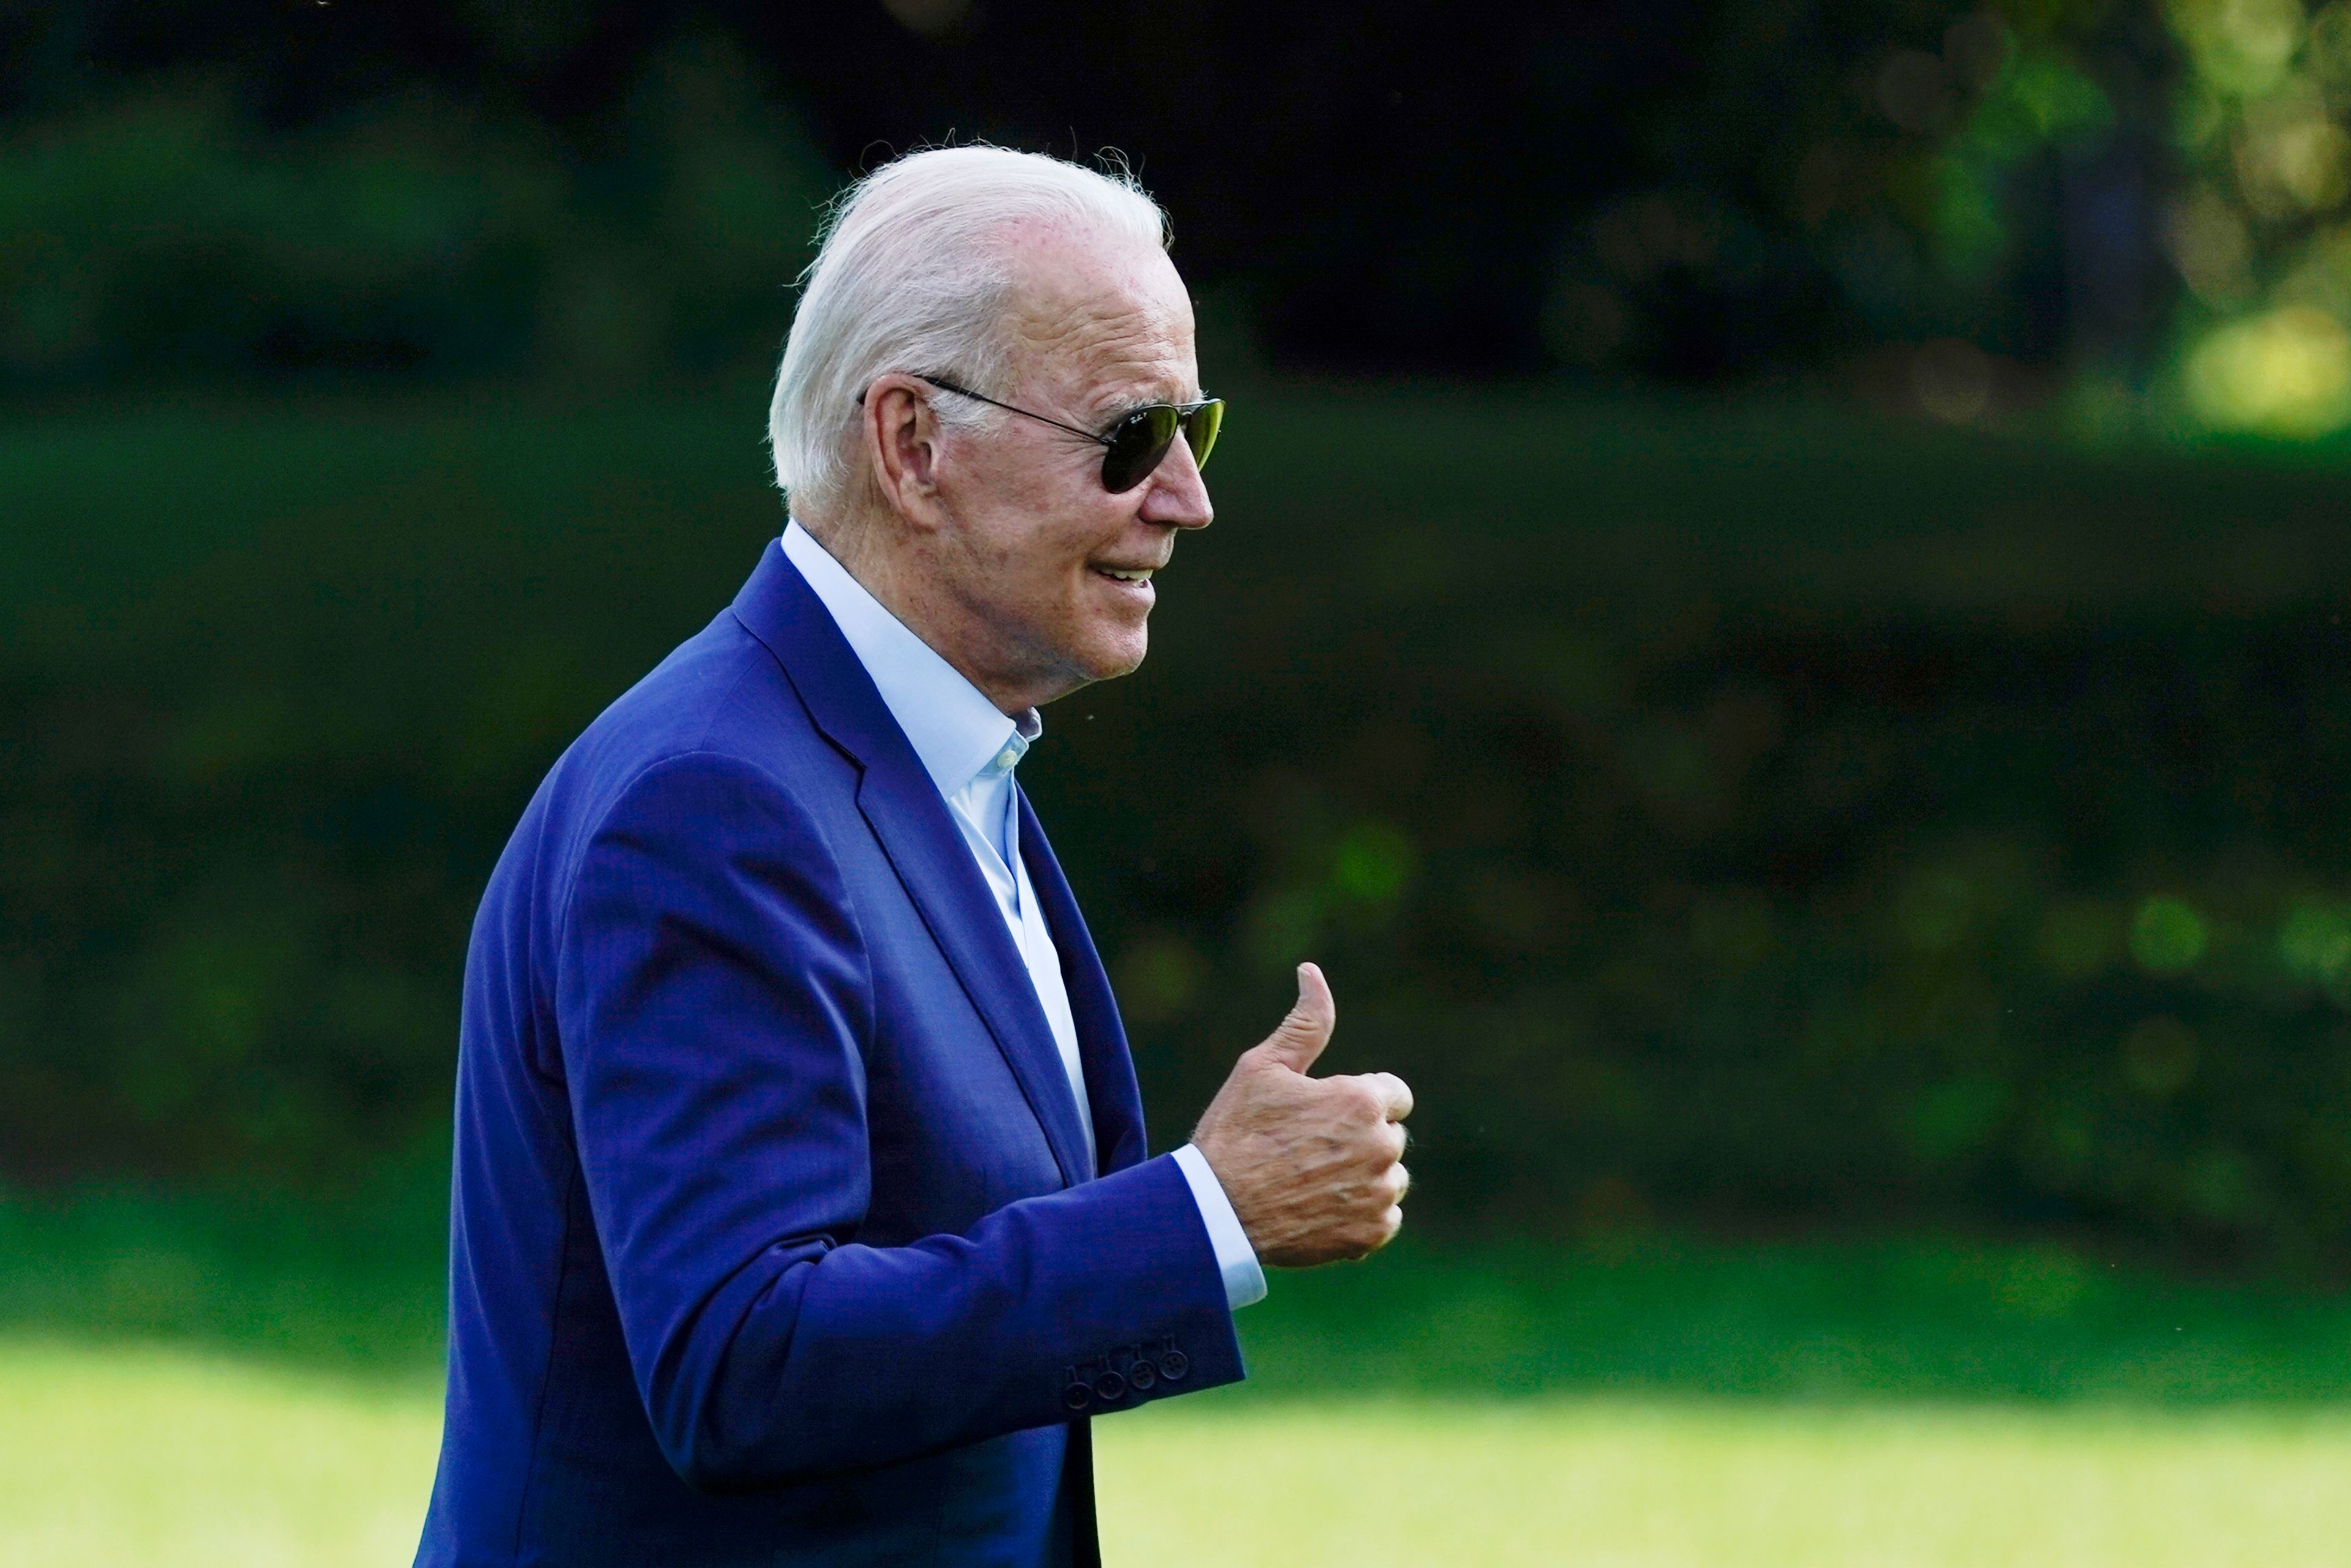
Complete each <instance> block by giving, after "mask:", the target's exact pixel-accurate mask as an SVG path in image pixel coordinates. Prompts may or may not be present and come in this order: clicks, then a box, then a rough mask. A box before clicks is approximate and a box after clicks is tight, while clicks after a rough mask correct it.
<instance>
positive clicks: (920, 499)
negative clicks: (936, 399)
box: [859, 372, 946, 531]
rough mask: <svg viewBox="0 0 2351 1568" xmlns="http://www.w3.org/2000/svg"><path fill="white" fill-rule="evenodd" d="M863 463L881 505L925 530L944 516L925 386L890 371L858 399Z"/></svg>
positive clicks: (935, 427) (933, 420)
mask: <svg viewBox="0 0 2351 1568" xmlns="http://www.w3.org/2000/svg"><path fill="white" fill-rule="evenodd" d="M859 412H860V413H862V416H863V417H862V420H861V421H860V429H861V431H862V434H863V438H864V446H865V456H866V465H867V467H868V468H869V470H870V471H871V472H872V476H873V487H874V488H875V489H876V490H878V491H880V492H881V495H882V499H883V504H884V505H886V506H888V507H889V508H890V509H891V510H892V511H893V512H895V513H897V514H898V515H899V516H900V517H904V519H905V520H906V521H907V522H908V523H909V524H911V525H912V526H913V527H914V528H921V529H924V530H925V531H927V530H929V529H931V528H937V527H939V526H940V525H941V524H942V523H944V522H945V521H946V518H945V517H944V515H943V513H942V512H941V509H940V505H939V486H938V465H939V434H940V432H939V422H938V416H937V414H935V413H933V412H932V409H931V402H930V398H929V396H928V389H927V388H925V386H924V385H923V383H922V382H918V381H916V380H915V379H914V377H912V376H905V375H899V374H896V373H895V372H893V373H892V374H889V375H886V376H883V377H881V378H880V379H879V380H877V381H876V382H874V383H873V384H872V386H870V387H867V388H866V389H865V395H864V397H863V398H862V400H860V405H859Z"/></svg>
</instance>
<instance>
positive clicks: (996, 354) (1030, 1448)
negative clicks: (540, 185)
mask: <svg viewBox="0 0 2351 1568" xmlns="http://www.w3.org/2000/svg"><path fill="white" fill-rule="evenodd" d="M1221 413H1222V405H1221V404H1219V403H1217V402H1207V401H1203V400H1202V398H1201V396H1200V391H1199V383H1198V378H1197V371H1196V367H1195V365H1194V362H1193V350H1192V312H1191V308H1190V306H1189V303H1188V302H1187V300H1186V295H1185V291H1184V287H1183V284H1182V282H1181V281H1180V280H1179V279H1178V278H1177V277H1176V275H1175V268H1174V267H1172V266H1170V265H1169V263H1168V260H1167V256H1166V252H1165V219H1164V217H1163V215H1162V214H1161V213H1160V211H1159V209H1158V208H1157V207H1156V206H1155V204H1153V203H1152V202H1151V200H1150V198H1149V197H1147V196H1146V195H1144V193H1142V192H1141V191H1140V190H1139V189H1138V188H1136V187H1135V186H1134V184H1133V183H1130V182H1128V181H1125V180H1123V179H1113V178H1106V177H1104V176H1103V175H1101V174H1098V173H1095V172H1092V171H1090V170H1087V169H1083V168H1081V167H1078V166H1076V165H1073V164H1069V163H1064V162H1058V161H1055V160H1052V159H1048V158H1041V157H1034V156H1029V155H1026V154H1021V153H1016V152H1006V151H1002V150H998V149H994V148H978V147H974V148H958V149H951V150H945V151H937V152H924V153H919V154H916V155H914V156H913V157H910V158H907V159H904V160H903V161H901V162H896V163H893V164H892V165H890V166H888V167H886V168H884V169H883V170H882V171H880V172H877V173H875V174H874V175H872V177H871V178H869V179H867V180H866V181H865V182H864V183H862V184H861V185H860V186H859V187H858V188H857V189H856V191H855V192H854V193H852V195H851V197H850V199H849V200H848V201H847V203H846V204H844V205H842V206H841V209H840V211H839V214H838V216H837V218H836V220H835V222H834V224H833V226H832V229H831V234H830V235H829V236H828V237H827V239H826V241H825V244H824V247H823V250H822V252H821V254H820V256H819V257H818V259H817V262H816V265H815V266H814V267H813V268H811V269H810V275H809V280H808V287H807V292H806V294H805V297H804V298H803V299H802V302H801V306H800V309H799V316H798V319H796V321H795V323H794V325H793V329H792V335H791V339H790V342H789V346H788V348H787V349H786V350H785V354H784V360H783V366H782V371H781V372H780V374H779V376H778V381H777V386H776V396H775V406H774V411H773V415H772V421H771V434H772V437H773V441H774V447H775V456H776V471H777V476H778V479H779V480H780V481H781V482H782V485H783V486H784V489H785V491H786V492H787V495H788V497H789V502H790V506H791V510H792V516H793V520H792V521H791V523H790V524H789V526H788V527H787V528H785V529H784V533H783V537H782V538H781V539H780V540H778V541H776V542H774V543H771V544H770V545H769V546H768V549H767V550H766V552H765V553H764V555H763V556H762V558H761V559H760V561H759V564H758V569H757V570H755V571H753V573H752V574H751V578H750V580H749V581H748V582H747V583H746V584H745V586H744V588H743V591H741V593H739V594H738V595H737V597H736V600H735V602H734V604H733V605H732V607H730V608H729V609H727V610H726V612H723V613H721V614H720V615H719V616H718V617H717V618H716V620H715V621H713V622H711V623H710V625H709V626H708V627H706V628H705V630H704V631H702V632H700V633H699V634H697V635H696V636H695V637H694V638H692V639H691V640H690V641H688V642H687V643H684V645H683V646H682V647H680V648H679V649H677V651H676V652H675V653H672V654H671V655H670V657H669V658H668V659H666V660H664V662H663V663H662V664H661V666H660V667H659V668H658V669H656V670H654V671H653V673H652V674H649V675H647V676H646V677H645V678H644V680H643V681H642V682H640V683H639V684H638V685H636V686H635V688H634V689H632V691H630V692H629V693H628V694H627V695H624V696H622V698H621V699H620V700H619V701H618V702H616V703H614V704H613V705H612V706H611V708H609V709H608V710H606V712H605V713H604V714H603V715H602V716H601V717H600V718H598V719H597V720H596V722H595V723H594V724H593V725H591V726H590V727H589V728H588V730H587V732H586V733H585V734H584V735H582V736H581V737H580V739H579V740H578V741H577V742H576V743H575V744H574V745H573V746H572V747H570V749H569V750H568V751H567V752H565V754H564V755H563V757H562V758H561V759H560V760H559V762H558V763H557V764H556V766H555V768H554V769H553V771H552V772H550V773H549V776H548V778H547V780H546V782H545V783H544V784H543V785H542V786H541V787H540V789H539V790H538V795H537V796H536V798H534V799H533V800H532V801H531V803H530V806H529V809H528V810H527V811H526V812H525V813H524V816H523V819H522V822H521V825H520V826H519V827H518V828H517V830H516V832H515V835H514V838H513V841H511V842H510V843H509V844H508V845H507V851H506V853H505V855H504V856H503V857H502V858H501V859H500V861H499V862H498V866H497V869H496V873H494V875H493V876H492V878H491V880H490V884H489V888H488V891H487V892H486V894H485V895H484V898H483V901H482V908H481V913H480V916H479V919H478V921H477V923H476V925H475V931H474V939H473V946H472V951H471V953H470V955H469V957H468V962H467V966H466V976H465V1022H464V1034H463V1041H462V1050H461V1052H460V1056H459V1068H458V1088H457V1157H456V1176H455V1213H454V1219H453V1228H452V1229H453V1234H452V1253H451V1260H450V1274H451V1290H450V1297H451V1300H450V1352H449V1360H450V1364H449V1394H448V1418H447V1427H446V1435H445V1437H444V1444H443V1448H442V1455H441V1468H440V1474H439V1477H438V1479H437V1480H436V1482H435V1484H434V1492H433V1503H432V1511H431V1515H430V1517H429V1518H428V1520H427V1521H426V1523H425V1527H424V1539H423V1547H422V1550H421V1551H420V1552H419V1554H418V1559H417V1560H418V1562H419V1563H425V1564H434V1565H443V1564H487V1563H562V1564H596V1563H611V1564H628V1565H630V1568H684V1565H688V1564H705V1563H1091V1562H1093V1561H1095V1560H1096V1556H1097V1552H1096V1547H1095V1535H1094V1522H1093V1498H1092V1468H1091V1458H1090V1456H1091V1448H1090V1447H1089V1442H1088V1426H1087V1423H1088V1420H1089V1418H1091V1417H1092V1416H1097V1415H1102V1414H1106V1413H1110V1412H1114V1411H1119V1410H1125V1409H1130V1408H1133V1407H1134V1406H1136V1405H1139V1404H1142V1403H1143V1402H1144V1401H1146V1400H1151V1399H1158V1398H1165V1397H1166V1396H1169V1395H1174V1394H1184V1393H1189V1392H1191V1391H1193V1390H1195V1389H1200V1388H1207V1387H1213V1386H1215V1385H1218V1384H1222V1383H1228V1382H1231V1381H1234V1380H1236V1379H1238V1378H1239V1377H1240V1376H1241V1375H1242V1368H1241V1361H1240V1354H1239V1350H1238V1345H1237V1344H1236V1343H1235V1340H1234V1336H1233V1323H1232V1312H1233V1311H1234V1309H1235V1308H1237V1307H1239V1306H1242V1305H1245V1304H1247V1303H1248V1302H1249V1301H1254V1300H1256V1299H1257V1298H1258V1297H1259V1295H1261V1294H1262V1293H1263V1291H1264V1281H1263V1277H1262V1275H1261V1274H1260V1273H1259V1265H1260V1263H1273V1264H1284V1265H1303V1264H1312V1263H1319V1262H1323V1261H1326V1260H1333V1259H1342V1258H1359V1257H1362V1256H1364V1254H1366V1253H1368V1252H1371V1251H1372V1250H1374V1249H1376V1248H1378V1247H1379V1246H1381V1245H1382V1244H1383V1243H1384V1242H1385V1241H1386V1240H1387V1239H1389V1238H1390V1237H1391V1236H1393V1235H1394V1234H1395V1230H1396V1227H1397V1226H1398V1224H1399V1223H1401V1214H1400V1211H1399V1210H1398V1208H1397V1207H1396V1205H1397V1202H1398V1200H1399V1199H1400V1198H1401V1197H1403V1195H1404V1190H1405V1173H1404V1168H1403V1166H1401V1165H1399V1164H1398V1163H1397V1161H1398V1156H1399V1155H1400V1154H1401V1152H1402V1149H1403V1146H1404V1132H1403V1128H1402V1127H1401V1125H1400V1123H1401V1122H1402V1120H1403V1118H1404V1117H1405V1115H1406V1114H1407V1113H1408V1112H1409V1111H1410V1109H1411V1096H1410V1094H1409V1093H1408V1092H1406V1090H1405V1086H1404V1085H1403V1084H1402V1083H1401V1082H1398V1081H1397V1080H1395V1079H1394V1078H1392V1077H1389V1076H1387V1075H1385V1074H1374V1075H1372V1076H1370V1077H1364V1078H1343V1077H1332V1078H1320V1079H1317V1078H1310V1077H1308V1076H1306V1069H1307V1068H1308V1067H1309V1066H1310V1065H1311V1063H1312V1062H1313V1061H1314V1059H1315V1057H1316V1055H1317V1054H1318V1053H1319V1052H1320V1051H1322V1046H1323V1044H1324V1042H1325V1040H1327V1039H1328V1037H1329V1035H1330V1033H1331V1029H1332V1019H1333V1013H1332V1000H1331V993H1330V991H1329V990H1328V989H1327V988H1326V987H1325V986H1324V983H1323V980H1322V976H1321V974H1320V973H1319V972H1317V971H1316V970H1315V969H1314V967H1312V966H1311V965H1308V966H1304V967H1301V969H1300V970H1299V976H1298V982H1299V983H1298V1003H1297V1006H1296V1007H1295V1008H1294V1009H1292V1010H1291V1011H1290V1015H1289V1016H1288V1017H1287V1018H1286V1019H1283V1020H1282V1022H1281V1024H1280V1027H1279V1028H1278V1029H1276V1030H1274V1032H1273V1033H1272V1035H1271V1036H1270V1037H1269V1038H1268V1039H1267V1040H1264V1041H1263V1042H1262V1043H1260V1044H1259V1045H1257V1046H1256V1047H1254V1048H1253V1049H1251V1050H1249V1051H1245V1052H1243V1053H1242V1055H1241V1057H1240V1060H1239V1061H1238V1064H1237V1065H1236V1066H1235V1068H1234V1070H1233V1072H1232V1075H1231V1077H1230V1078H1229V1079H1228V1081H1227V1082H1226V1083H1225V1086H1224V1088H1223V1089H1222V1090H1221V1091H1219V1092H1218V1093H1217V1097H1216V1099H1215V1100H1214V1101H1213V1102H1212V1103H1210V1105H1209V1107H1208V1109H1207V1113H1206V1114H1205V1115H1204V1116H1203V1117H1202V1118H1201V1121H1200V1123H1199V1125H1198V1127H1197V1129H1196V1131H1195V1133H1194V1134H1193V1137H1192V1142H1191V1143H1190V1144H1189V1145H1186V1146H1185V1147H1184V1148H1181V1149H1178V1150H1176V1151H1175V1153H1174V1154H1173V1155H1164V1156H1162V1157H1160V1158H1156V1159H1150V1158H1146V1157H1145V1154H1146V1150H1145V1145H1144V1130H1143V1116H1142V1107H1141V1104H1140V1103H1139V1100H1138V1097H1137V1095H1136V1092H1135V1083H1134V1070H1133V1067H1132V1065H1131V1063H1130V1062H1129V1061H1128V1057H1127V1051H1126V1041H1125V1038H1124V1036H1123V1033H1122V1031H1121V1030H1120V1027H1119V1019H1118V1009H1117V1006H1116V1004H1115V1003H1114V1002H1113V999H1112V997H1111V991H1110V987H1109V986H1108V984H1107V983H1106V982H1105V980H1104V978H1103V975H1102V965H1101V962H1100V960H1099V959H1098V958H1097V957H1096V956H1095V953H1094V948H1093V944H1092V941H1091V940H1090V939H1089V937H1088V936H1087V935H1086V927H1085V923H1084V922H1083V921H1082V920H1081V918H1080V916H1079V914H1078V907H1077V904H1076V901H1075V900H1074V899H1073V898H1072V897H1071V893H1070V888H1069V884H1068V883H1066V882H1065V881H1064V880H1063V879H1062V876H1061V869H1060V867H1059V866H1058V865H1057V864H1056V863H1055V862H1054V860H1053V855H1052V852H1051V851H1050V849H1049V848H1048V847H1047V845H1046V842H1045V836H1044V833H1043V831H1042V830H1041V829H1040V827H1039V825H1038V821H1037V819H1036V817H1035V815H1034V814H1033V813H1032V812H1031V811H1030V810H1029V804H1028V801H1027V800H1026V799H1025V798H1023V796H1022V795H1021V793H1020V791H1019V789H1018V788H1017V787H1016V786H1015V784H1014V782H1013V778H1014V772H1015V769H1016V767H1017V765H1018V764H1019V761H1020V759H1021V758H1022V756H1023V755H1024V754H1025V753H1026V751H1027V750H1028V748H1029V746H1030V745H1031V744H1033V743H1034V742H1035V741H1036V739H1037V738H1038V736H1039V734H1040V724H1039V722H1038V718H1037V708H1038V706H1040V705H1041V704H1044V703H1048V702H1050V701H1051V700H1052V699H1053V698H1055V697H1058V696H1061V695H1066V694H1067V693H1069V692H1071V691H1074V690H1076V689H1077V688H1078V687H1080V686H1082V685H1085V684H1087V683H1088V682H1090V681H1097V680H1102V679H1104V678H1106V677H1108V676H1112V675H1117V674H1124V673H1125V672H1127V671H1129V670H1132V669H1134V667H1135V665H1136V664H1138V663H1140V662H1141V660H1142V658H1143V653H1144V637H1145V622H1147V620H1148V618H1149V616H1150V613H1151V608H1152V604H1153V602H1154V599H1155V594H1156V589H1155V586H1154V583H1153V578H1154V574H1155V572H1157V571H1158V570H1160V569H1161V568H1163V567H1165V565H1166V564H1167V561H1168V557H1169V554H1170V552H1171V550H1172V549H1174V546H1175V536H1176V535H1177V534H1178V533H1179V532H1181V531H1183V530H1185V529H1190V528H1206V527H1207V524H1208V520H1209V516H1210V513H1209V507H1208V497H1207V490H1206V488H1205V487H1204V486H1203V485H1202V483H1201V479H1200V466H1199V465H1200V464H1201V462H1202V461H1204V460H1205V459H1206V458H1207V455H1208V448H1209V446H1210V444H1211V443H1212V442H1213V441H1214V440H1215V437H1216V432H1217V423H1218V419H1219V417H1220V415H1221ZM1169 787H1170V788H1180V787H1181V786H1180V781H1179V780H1170V781H1169Z"/></svg>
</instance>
